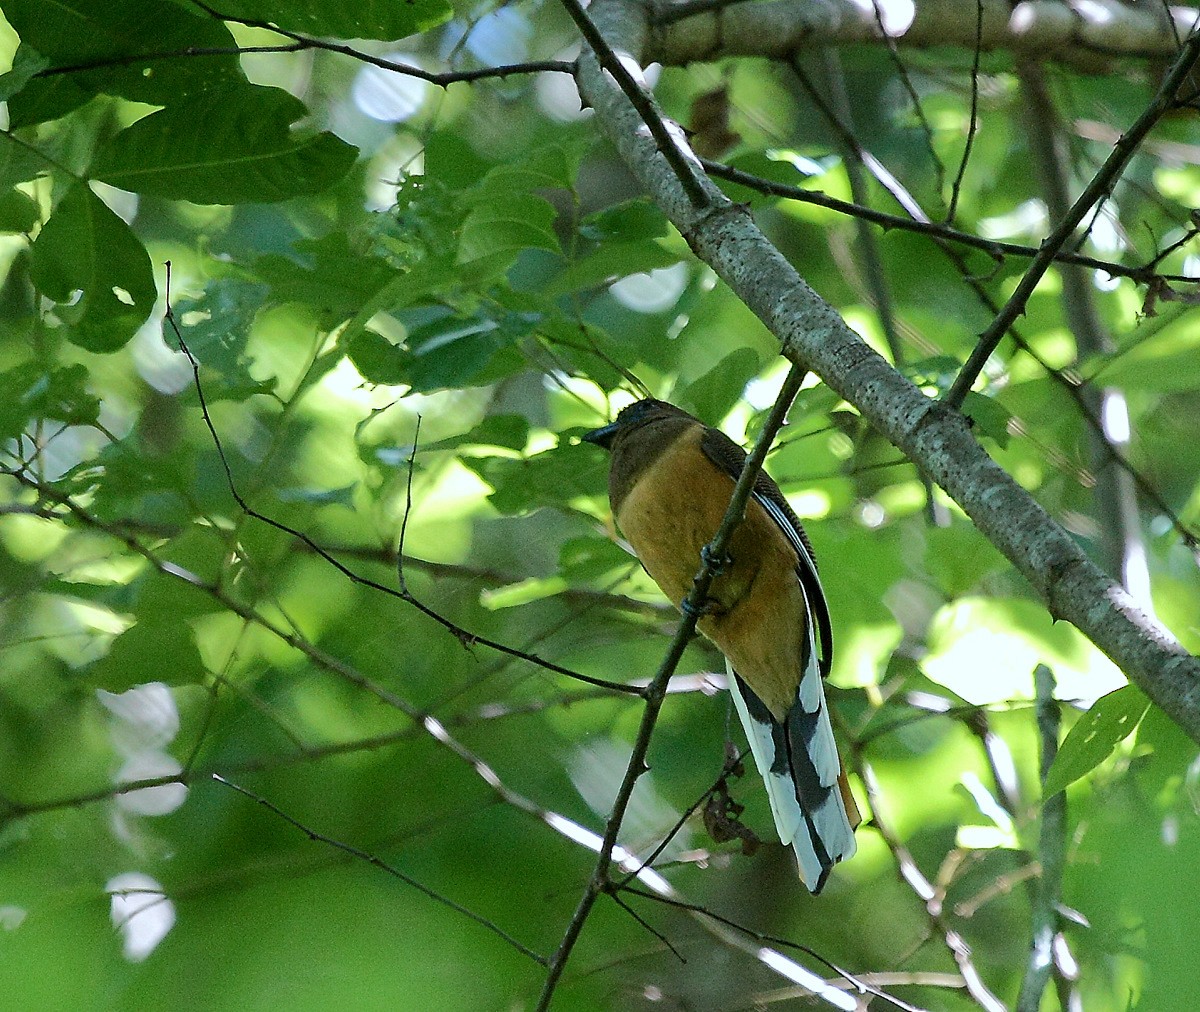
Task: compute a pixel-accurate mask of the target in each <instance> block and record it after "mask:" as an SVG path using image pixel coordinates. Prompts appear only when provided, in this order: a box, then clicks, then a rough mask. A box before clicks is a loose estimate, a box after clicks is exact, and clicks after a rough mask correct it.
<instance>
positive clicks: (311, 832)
mask: <svg viewBox="0 0 1200 1012" xmlns="http://www.w3.org/2000/svg"><path fill="white" fill-rule="evenodd" d="M212 779H213V780H215V781H216V782H217V783H219V784H224V785H225V786H226V787H229V788H232V789H233V790H235V791H237V792H238V793H239V794H243V795H245V796H246V797H247V798H249V799H250V800H251V801H254V802H257V803H258V804H260V805H262V806H263V808H265V809H266V810H267V811H268V812H271V813H272V814H273V815H277V816H279V818H281V819H283V821H284V822H286V823H288V825H291V826H295V827H296V829H298V830H300V832H302V833H303V834H304V835H305V836H307V837H308V838H309V839H310V840H315V841H316V842H318V843H324V844H326V845H327V846H329V847H333V848H334V849H335V850H340V851H342V852H343V853H346V854H349V855H350V856H351V857H356V858H358V859H359V860H360V861H365V862H366V863H367V864H370V865H374V866H375V867H376V868H378V869H380V871H385V872H387V873H388V874H389V875H391V876H392V877H393V878H398V879H399V880H400V881H401V882H403V883H404V884H405V885H409V886H412V888H414V889H416V890H417V891H418V892H420V893H423V894H424V895H426V896H428V897H429V898H430V899H431V900H435V901H436V902H438V903H441V904H442V905H443V906H446V907H449V908H450V909H451V910H453V911H454V912H455V913H458V914H462V915H463V916H464V917H468V918H470V919H471V920H472V921H474V922H475V923H476V924H479V925H481V926H482V927H485V928H487V929H488V931H491V932H492V933H493V934H495V935H498V936H499V937H500V938H502V939H504V941H506V942H507V943H508V944H509V945H511V946H512V947H513V948H514V949H516V950H517V951H518V952H519V953H521V955H523V956H528V957H529V958H530V959H532V960H533V961H534V962H535V963H537V964H539V965H540V966H545V965H546V962H547V959H546V957H545V956H543V955H541V954H540V953H537V952H534V951H533V949H531V948H529V947H528V946H527V945H524V944H522V943H521V942H519V941H517V940H516V939H515V938H513V936H512V935H510V934H509V933H508V932H507V931H505V930H504V929H503V928H501V927H500V926H499V925H497V924H493V923H492V922H491V921H489V920H488V919H487V918H486V917H483V916H481V915H479V914H477V913H475V911H473V910H470V909H468V908H467V907H464V906H463V905H462V904H461V903H456V902H454V900H452V899H450V898H449V897H448V896H443V895H442V894H441V893H439V892H436V891H435V890H433V889H430V888H429V886H427V885H425V884H424V883H422V882H418V881H417V880H416V879H415V878H413V877H412V876H411V875H406V874H405V873H404V872H402V871H401V870H400V869H399V868H397V867H396V866H395V865H391V864H388V863H387V862H386V861H384V860H383V858H381V857H379V855H377V854H372V853H370V852H369V851H365V850H360V849H359V848H358V847H354V846H351V845H350V844H348V843H343V842H342V841H341V840H335V839H334V838H333V837H331V836H326V835H325V834H324V833H319V832H317V831H316V830H315V829H312V828H311V827H309V826H306V825H305V824H304V823H302V822H301V821H300V820H299V819H296V818H294V817H293V816H291V815H288V813H287V812H285V811H283V809H281V808H279V807H278V806H277V805H275V804H274V803H272V802H270V801H268V800H267V799H266V798H264V797H260V796H259V795H257V794H255V793H254V792H253V791H250V790H247V789H246V788H245V787H242V786H240V785H238V784H235V783H234V782H233V781H232V780H226V779H225V778H224V777H222V776H219V775H218V774H216V773H214V774H213V775H212Z"/></svg>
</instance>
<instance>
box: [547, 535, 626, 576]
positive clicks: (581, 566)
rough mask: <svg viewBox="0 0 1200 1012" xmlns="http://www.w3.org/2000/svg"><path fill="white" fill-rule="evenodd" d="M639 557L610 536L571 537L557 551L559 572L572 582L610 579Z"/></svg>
mask: <svg viewBox="0 0 1200 1012" xmlns="http://www.w3.org/2000/svg"><path fill="white" fill-rule="evenodd" d="M636 564H637V563H636V560H635V559H634V557H633V556H632V555H630V554H629V553H628V552H627V551H625V549H624V548H622V547H621V546H620V545H618V544H617V543H616V542H615V541H613V540H612V539H611V538H602V537H598V536H588V537H578V538H568V539H567V540H566V541H564V542H563V543H562V547H561V548H560V549H559V550H558V572H559V575H560V576H562V577H563V578H564V579H565V580H567V581H568V582H569V583H572V584H579V583H593V582H596V581H600V580H605V581H607V580H610V579H611V578H612V577H613V575H614V574H615V573H618V572H620V571H621V570H624V569H628V568H629V567H631V566H634V565H636Z"/></svg>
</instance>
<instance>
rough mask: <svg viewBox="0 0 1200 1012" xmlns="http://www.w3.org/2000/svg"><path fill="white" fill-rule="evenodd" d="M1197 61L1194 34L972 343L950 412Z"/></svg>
mask: <svg viewBox="0 0 1200 1012" xmlns="http://www.w3.org/2000/svg"><path fill="white" fill-rule="evenodd" d="M1197 59H1200V32H1197V33H1195V34H1194V35H1192V36H1191V37H1190V38H1189V39H1188V40H1187V42H1185V43H1184V46H1183V49H1182V50H1181V51H1180V53H1179V56H1178V58H1177V59H1176V60H1175V63H1174V65H1173V66H1172V67H1171V70H1170V72H1169V73H1168V74H1167V75H1166V77H1165V78H1164V79H1163V83H1162V87H1160V88H1159V89H1158V93H1157V94H1156V95H1155V96H1154V99H1153V100H1152V101H1151V102H1150V104H1149V105H1148V106H1146V108H1145V110H1143V112H1142V114H1141V115H1140V116H1139V117H1138V118H1137V120H1136V121H1135V122H1134V124H1133V126H1131V127H1130V128H1129V129H1128V130H1127V131H1126V132H1125V133H1124V134H1122V136H1121V139H1120V140H1119V141H1117V143H1116V145H1115V146H1114V147H1113V149H1112V152H1111V153H1110V154H1109V156H1108V158H1106V159H1105V161H1104V164H1103V165H1102V166H1101V167H1100V170H1099V171H1098V172H1097V173H1096V174H1095V175H1094V176H1093V177H1092V180H1091V182H1090V183H1088V185H1087V186H1086V187H1084V190H1083V192H1082V193H1081V194H1080V195H1079V197H1078V198H1077V199H1076V200H1075V203H1074V204H1072V205H1071V209H1070V210H1069V211H1068V212H1067V213H1066V215H1065V216H1064V217H1063V218H1062V219H1061V220H1060V221H1059V223H1058V224H1057V225H1056V226H1055V227H1054V231H1052V232H1051V233H1050V234H1049V235H1048V236H1047V237H1046V239H1045V240H1044V241H1043V243H1042V245H1041V248H1040V249H1039V250H1038V255H1037V256H1036V257H1034V260H1033V263H1031V264H1030V265H1029V268H1028V270H1026V272H1025V274H1024V276H1023V277H1022V278H1021V280H1020V282H1019V283H1018V284H1017V287H1016V289H1015V290H1014V291H1013V293H1012V295H1011V296H1009V299H1008V301H1007V302H1006V303H1005V304H1004V307H1003V308H1002V309H1001V310H1000V312H999V314H998V315H997V316H996V318H995V319H994V320H993V321H992V322H991V325H990V326H989V327H988V329H987V330H986V331H984V333H983V334H982V335H981V336H980V338H979V343H978V344H976V346H975V350H974V351H973V352H972V353H971V357H970V358H969V359H967V364H966V365H965V366H963V368H962V371H961V372H960V373H959V374H958V377H957V378H956V379H955V381H954V385H953V386H952V387H951V388H950V392H949V393H948V394H947V395H946V398H945V400H946V403H947V404H949V405H950V406H952V407H955V408H957V407H961V406H962V402H963V399H964V398H965V397H966V395H967V391H968V390H970V389H971V385H972V384H973V383H974V382H975V378H976V377H977V376H978V375H979V373H980V372H981V371H982V370H983V367H984V364H985V363H986V362H987V360H988V356H989V355H991V354H992V352H993V351H995V350H996V346H997V345H998V344H999V343H1000V341H1001V340H1002V339H1003V337H1004V335H1005V334H1006V333H1008V328H1009V327H1010V326H1011V325H1012V324H1013V323H1014V322H1015V321H1016V319H1017V317H1018V316H1020V315H1021V314H1023V313H1024V312H1025V303H1026V302H1028V301H1029V297H1030V296H1031V295H1032V294H1033V290H1034V289H1035V288H1036V287H1037V286H1038V282H1039V281H1041V280H1042V276H1043V275H1044V274H1045V273H1046V271H1048V270H1049V269H1050V265H1051V264H1052V263H1054V254H1055V253H1056V252H1057V251H1058V250H1060V249H1061V248H1062V247H1063V246H1065V245H1066V243H1067V241H1068V240H1069V239H1070V238H1071V236H1072V235H1073V234H1074V232H1075V229H1076V227H1077V226H1078V225H1079V223H1080V222H1081V221H1083V218H1084V215H1086V214H1087V213H1088V211H1090V210H1091V209H1092V207H1094V206H1095V205H1096V204H1097V203H1098V202H1100V201H1101V200H1103V199H1104V198H1105V197H1106V196H1107V195H1108V194H1109V193H1110V192H1111V190H1112V188H1113V186H1114V185H1115V184H1116V181H1117V180H1118V179H1119V178H1120V176H1121V173H1122V172H1123V171H1124V170H1125V166H1126V165H1127V164H1128V162H1129V159H1130V158H1131V157H1132V155H1133V153H1134V152H1135V151H1136V150H1137V148H1138V145H1139V144H1141V142H1142V139H1143V138H1144V137H1145V136H1146V135H1147V134H1148V133H1149V132H1150V131H1151V130H1152V129H1153V127H1154V125H1155V124H1156V123H1157V122H1158V121H1159V120H1160V119H1161V118H1162V117H1163V116H1164V115H1165V114H1166V113H1167V112H1169V111H1170V110H1171V109H1172V108H1174V106H1175V93H1176V92H1177V91H1178V90H1179V86H1180V84H1181V83H1182V82H1183V81H1184V80H1185V79H1186V77H1187V75H1188V74H1189V73H1191V71H1192V68H1193V67H1194V66H1195V64H1196V60H1197Z"/></svg>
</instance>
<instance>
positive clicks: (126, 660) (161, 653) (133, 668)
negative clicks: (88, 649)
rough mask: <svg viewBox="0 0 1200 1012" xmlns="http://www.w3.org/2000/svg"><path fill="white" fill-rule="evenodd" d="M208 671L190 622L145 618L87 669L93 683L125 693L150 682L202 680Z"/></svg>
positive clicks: (187, 683) (86, 676)
mask: <svg viewBox="0 0 1200 1012" xmlns="http://www.w3.org/2000/svg"><path fill="white" fill-rule="evenodd" d="M205 675H206V671H205V669H204V662H203V661H202V660H201V658H200V651H199V650H198V649H197V648H196V639H195V636H194V635H193V634H192V628H191V626H189V625H188V624H187V623H186V622H182V621H171V620H170V619H162V620H158V621H149V622H147V621H142V622H138V623H137V624H136V625H134V626H132V627H130V628H129V629H127V630H126V631H125V632H123V633H121V635H120V636H118V637H117V638H116V639H115V640H113V644H112V649H111V650H110V651H109V652H108V654H107V656H105V657H103V658H101V659H100V660H99V661H97V662H96V663H95V664H92V665H91V666H90V667H88V668H87V669H86V670H85V671H84V677H85V678H86V679H87V681H88V683H89V684H91V685H96V686H99V687H100V688H102V689H107V690H108V691H109V692H123V691H125V690H126V689H129V688H132V687H133V686H135V685H142V684H144V683H146V682H166V683H167V685H189V684H192V683H196V682H202V681H203V680H204V678H205Z"/></svg>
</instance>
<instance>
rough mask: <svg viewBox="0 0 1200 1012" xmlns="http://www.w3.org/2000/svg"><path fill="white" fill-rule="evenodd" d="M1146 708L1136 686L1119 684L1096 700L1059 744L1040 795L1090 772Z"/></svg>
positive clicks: (1105, 756) (1115, 745) (1131, 730)
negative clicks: (1119, 686) (1119, 685)
mask: <svg viewBox="0 0 1200 1012" xmlns="http://www.w3.org/2000/svg"><path fill="white" fill-rule="evenodd" d="M1149 707H1150V700H1148V699H1147V698H1146V694H1145V693H1144V692H1142V690H1141V689H1139V688H1138V687H1137V686H1136V685H1125V686H1122V687H1121V688H1119V689H1116V690H1114V691H1113V692H1110V693H1108V695H1106V696H1101V697H1100V698H1099V699H1097V700H1096V702H1094V703H1093V704H1092V705H1091V707H1090V708H1089V709H1088V712H1087V713H1085V714H1084V715H1083V716H1082V717H1080V718H1079V719H1078V720H1077V721H1076V722H1075V725H1074V727H1072V728H1071V730H1070V731H1069V732H1068V733H1067V736H1066V738H1064V739H1063V742H1062V744H1061V745H1060V746H1059V748H1058V755H1056V756H1055V757H1054V762H1053V763H1052V764H1051V766H1050V769H1049V770H1048V771H1047V773H1046V780H1045V783H1044V784H1043V785H1042V796H1043V797H1046V798H1048V797H1050V796H1051V795H1052V794H1057V793H1058V792H1059V791H1061V790H1063V789H1064V788H1065V787H1067V786H1068V785H1069V784H1073V783H1074V782H1075V781H1076V780H1078V779H1079V778H1080V777H1084V776H1087V774H1089V773H1091V772H1092V770H1094V769H1095V768H1096V767H1097V766H1099V765H1100V764H1101V763H1102V762H1104V760H1105V759H1107V758H1108V757H1109V756H1110V755H1112V754H1113V752H1114V750H1115V749H1116V747H1117V746H1118V745H1120V744H1121V742H1123V741H1124V740H1125V739H1126V738H1128V737H1129V735H1130V734H1132V733H1133V729H1134V728H1135V727H1137V725H1138V722H1139V721H1140V720H1141V719H1142V717H1143V716H1145V713H1146V711H1147V710H1148V709H1149Z"/></svg>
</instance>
